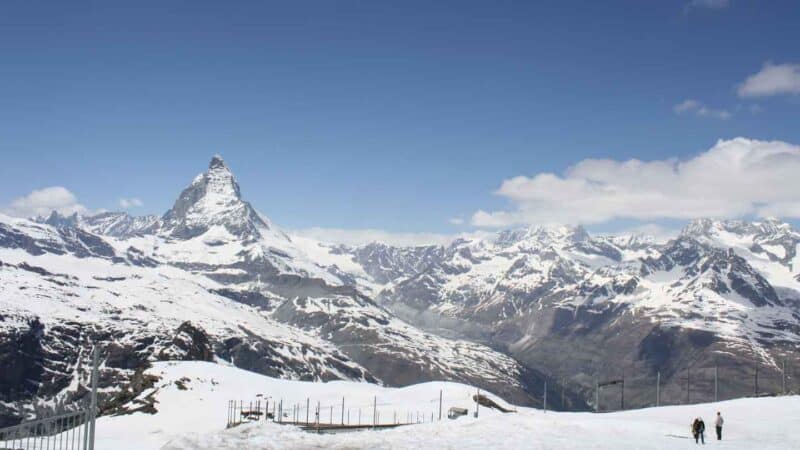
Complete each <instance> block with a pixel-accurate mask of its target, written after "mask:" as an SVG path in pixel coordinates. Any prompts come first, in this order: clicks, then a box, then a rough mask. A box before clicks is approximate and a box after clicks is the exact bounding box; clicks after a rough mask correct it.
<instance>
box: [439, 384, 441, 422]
mask: <svg viewBox="0 0 800 450" xmlns="http://www.w3.org/2000/svg"><path fill="white" fill-rule="evenodd" d="M439 420H442V390H441V389H439Z"/></svg>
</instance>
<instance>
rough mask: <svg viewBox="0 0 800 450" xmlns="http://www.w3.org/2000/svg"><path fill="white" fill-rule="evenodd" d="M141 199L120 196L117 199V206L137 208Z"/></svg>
mask: <svg viewBox="0 0 800 450" xmlns="http://www.w3.org/2000/svg"><path fill="white" fill-rule="evenodd" d="M142 204H143V203H142V201H141V200H139V199H138V198H121V199H119V207H120V208H122V209H130V208H138V207H140V206H142Z"/></svg>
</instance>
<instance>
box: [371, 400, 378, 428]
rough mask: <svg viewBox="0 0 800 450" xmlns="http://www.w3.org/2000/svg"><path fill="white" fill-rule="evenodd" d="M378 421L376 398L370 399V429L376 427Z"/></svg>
mask: <svg viewBox="0 0 800 450" xmlns="http://www.w3.org/2000/svg"><path fill="white" fill-rule="evenodd" d="M377 421H378V396H377V395H376V396H375V397H373V398H372V427H373V428H374V427H375V425H377Z"/></svg>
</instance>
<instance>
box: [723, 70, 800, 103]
mask: <svg viewBox="0 0 800 450" xmlns="http://www.w3.org/2000/svg"><path fill="white" fill-rule="evenodd" d="M737 92H738V94H739V97H769V96H772V95H781V94H800V64H772V63H770V62H767V63H766V64H764V67H762V68H761V70H760V71H758V72H757V73H755V74H753V75H750V76H749V77H747V79H746V80H744V82H742V84H740V85H739V89H738V91H737Z"/></svg>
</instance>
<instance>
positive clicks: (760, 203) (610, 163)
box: [472, 138, 800, 227]
mask: <svg viewBox="0 0 800 450" xmlns="http://www.w3.org/2000/svg"><path fill="white" fill-rule="evenodd" d="M798 173H800V146H796V145H792V144H788V143H785V142H780V141H769V142H766V141H755V140H750V139H745V138H736V139H733V140H729V141H719V142H717V144H716V145H715V146H714V147H712V148H711V149H709V150H708V151H705V152H703V153H700V154H698V155H697V156H695V157H693V158H691V159H689V160H686V161H679V160H677V159H667V160H656V161H640V160H636V159H631V160H628V161H615V160H610V159H604V160H601V159H587V160H583V161H580V162H579V163H578V164H576V165H575V166H573V167H571V168H569V169H568V170H567V171H566V172H565V173H564V174H563V175H557V174H553V173H540V174H536V175H534V176H532V177H527V176H518V177H515V178H511V179H508V180H505V181H503V183H502V185H501V186H500V188H499V189H498V190H497V192H496V194H498V195H500V196H502V197H505V198H507V199H508V200H511V202H512V203H513V204H514V205H515V208H514V209H512V210H509V211H491V212H487V211H483V210H480V211H477V212H476V213H475V214H473V216H472V224H473V225H476V226H479V227H505V226H512V225H517V224H548V223H584V224H592V223H602V222H606V221H609V220H612V219H617V218H625V219H635V220H642V221H651V220H657V219H691V218H696V217H741V216H744V215H749V214H756V215H761V216H765V215H770V216H783V217H800V205H798V203H800V177H798V176H797V174H798Z"/></svg>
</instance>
